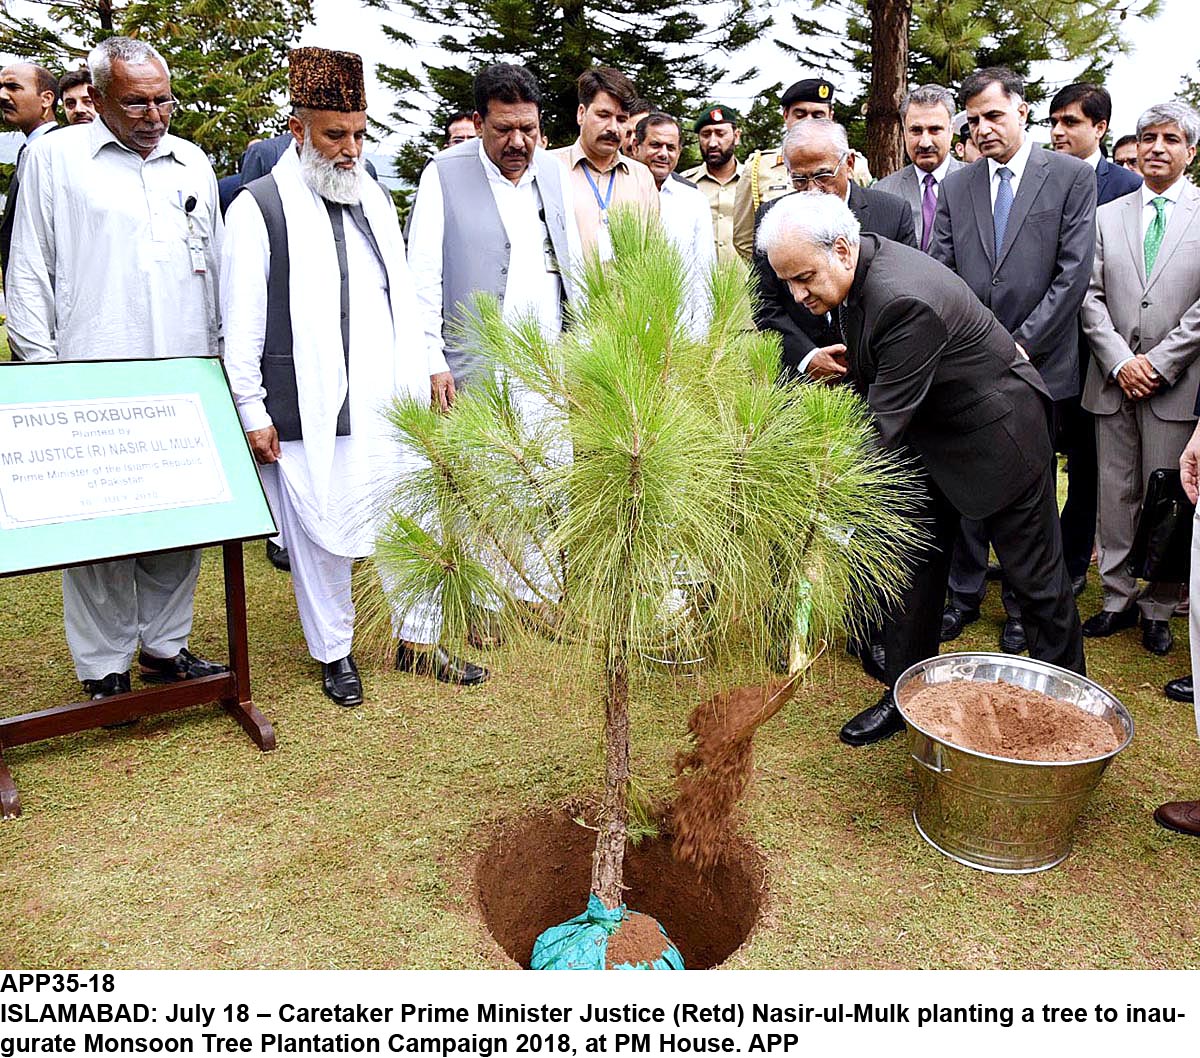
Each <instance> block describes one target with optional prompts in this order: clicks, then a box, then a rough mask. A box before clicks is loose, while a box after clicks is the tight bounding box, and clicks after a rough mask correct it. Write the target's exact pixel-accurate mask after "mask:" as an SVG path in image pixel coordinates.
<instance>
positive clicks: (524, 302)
mask: <svg viewBox="0 0 1200 1058" xmlns="http://www.w3.org/2000/svg"><path fill="white" fill-rule="evenodd" d="M479 161H480V164H481V165H482V166H483V171H484V173H485V174H486V175H487V181H488V187H489V188H490V189H491V192H492V199H493V201H494V202H495V203H496V210H497V212H498V213H499V214H500V222H501V223H502V224H503V225H504V231H505V233H506V234H507V235H508V241H509V243H510V244H511V247H510V249H509V263H508V275H507V278H506V280H505V284H504V290H503V292H502V295H503V301H502V308H503V312H504V319H505V321H506V322H509V323H511V322H513V321H514V320H516V319H518V318H519V317H522V316H528V315H529V313H530V312H531V311H532V312H533V314H534V315H535V316H536V317H537V319H538V322H539V323H540V324H541V326H542V331H543V333H545V334H547V335H556V334H558V333H559V332H560V331H561V330H562V277H561V275H560V274H559V273H558V272H550V271H547V269H546V255H545V239H546V225H545V223H544V222H543V221H542V220H541V218H540V216H539V212H540V210H541V208H542V207H541V201H540V198H539V195H538V191H537V185H536V184H535V183H534V178H535V177H536V175H537V172H538V164H539V162H538V159H537V157H535V158H534V160H533V161H532V162H531V163H530V165H529V168H528V169H526V170H525V172H524V173H523V174H522V175H521V179H520V180H518V181H517V183H515V184H514V183H513V182H512V181H511V180H509V179H508V178H507V177H506V176H505V175H504V174H503V173H501V172H500V170H499V169H498V168H497V167H496V165H495V164H494V163H493V162H492V160H491V159H490V158H489V157H488V156H487V154H486V152H485V151H484V149H483V142H482V141H480V144H479ZM543 164H557V163H555V162H553V160H552V159H547V160H546V161H545V162H544V163H543ZM559 182H560V184H561V186H562V194H563V211H564V214H565V217H566V224H567V245H568V246H569V247H570V248H571V259H572V261H578V260H580V259H581V258H582V255H583V254H582V248H581V246H580V242H579V230H578V228H576V226H575V206H574V201H573V199H572V197H571V182H570V181H569V180H567V179H565V174H564V178H563V179H561V180H560V181H559ZM706 208H707V203H706ZM444 224H445V214H444V212H443V206H442V182H441V179H440V178H439V176H438V167H437V164H436V163H435V162H430V163H429V164H428V165H427V166H426V167H425V170H424V172H422V173H421V181H420V184H419V185H418V187H417V202H416V206H415V207H414V209H413V215H412V226H411V227H410V229H409V232H408V264H409V268H410V269H411V270H412V273H413V279H414V281H415V283H416V289H417V302H418V304H419V305H420V306H421V314H422V318H423V321H424V327H425V334H426V336H427V338H428V344H429V349H430V357H431V364H430V370H431V371H435V370H436V371H446V370H448V368H447V367H446V361H445V356H444V355H443V350H444V347H445V342H444V340H443V338H442V252H443V235H444ZM560 267H563V268H565V267H568V265H567V263H566V262H560ZM435 358H436V359H440V361H441V366H440V367H435V364H434V362H433V361H434V360H435Z"/></svg>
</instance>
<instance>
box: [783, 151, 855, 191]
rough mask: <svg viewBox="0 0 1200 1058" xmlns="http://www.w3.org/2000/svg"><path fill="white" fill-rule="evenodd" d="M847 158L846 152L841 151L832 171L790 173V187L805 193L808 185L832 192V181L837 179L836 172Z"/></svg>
mask: <svg viewBox="0 0 1200 1058" xmlns="http://www.w3.org/2000/svg"><path fill="white" fill-rule="evenodd" d="M848 157H849V152H848V151H843V152H842V153H841V154H839V155H838V160H837V165H836V166H835V167H834V168H833V169H826V170H824V171H823V172H820V173H811V174H805V173H791V174H790V175H791V178H792V187H794V188H795V189H796V190H797V191H807V190H808V188H809V185H810V184H811V185H812V186H813V187H815V188H818V189H819V190H821V191H832V190H833V189H834V188H833V181H834V180H836V179H837V175H838V172H839V171H840V170H841V168H842V163H843V162H844V161H845V160H846V159H847V158H848Z"/></svg>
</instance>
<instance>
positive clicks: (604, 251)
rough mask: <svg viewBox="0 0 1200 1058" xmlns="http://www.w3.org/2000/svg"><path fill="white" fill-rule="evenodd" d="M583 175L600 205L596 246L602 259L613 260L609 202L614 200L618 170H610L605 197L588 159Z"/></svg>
mask: <svg viewBox="0 0 1200 1058" xmlns="http://www.w3.org/2000/svg"><path fill="white" fill-rule="evenodd" d="M583 175H584V176H585V177H587V182H588V187H590V188H591V189H592V194H593V195H595V196H596V205H597V206H599V207H600V228H599V230H598V231H597V232H596V246H597V248H598V249H599V251H600V260H601V261H611V260H612V256H613V248H612V236H611V235H610V234H609V231H608V204H609V203H610V202H611V201H612V193H613V184H615V183H616V182H617V170H616V167H615V166H614V167H613V169H612V170H611V171H610V172H609V174H608V189H607V190H606V191H605V192H604V197H603V198H601V197H600V188H599V187H598V186H597V184H596V181H595V180H593V179H592V173H591V170H590V169H589V168H588V164H587V162H586V161H585V162H584V163H583Z"/></svg>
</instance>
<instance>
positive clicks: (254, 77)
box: [0, 0, 313, 173]
mask: <svg viewBox="0 0 1200 1058" xmlns="http://www.w3.org/2000/svg"><path fill="white" fill-rule="evenodd" d="M25 6H26V7H28V6H29V5H28V4H27V5H25ZM15 11H16V9H15V8H14V7H13V5H12V4H10V3H6V2H4V0H0V39H3V40H4V41H5V48H6V50H8V51H11V52H12V53H14V54H17V55H22V56H27V57H29V58H30V59H32V60H33V61H35V62H39V63H42V64H43V65H45V66H47V67H48V68H49V69H51V70H55V71H65V70H68V69H73V68H75V67H77V66H79V65H81V64H82V61H83V59H84V57H85V56H86V55H87V53H88V51H89V50H90V49H91V48H92V47H93V46H94V45H95V44H96V43H97V42H98V41H100V40H103V39H104V38H105V37H110V36H113V35H114V34H122V35H127V36H131V37H139V38H141V39H144V40H146V41H149V42H150V43H151V44H153V45H154V46H155V47H156V48H158V50H159V51H160V52H162V54H163V56H164V57H165V58H166V60H167V62H168V64H169V65H170V67H171V82H172V90H173V91H174V93H175V95H176V96H177V97H178V98H179V99H180V100H182V102H183V107H182V109H180V110H179V111H178V112H177V113H176V114H175V115H174V116H173V117H172V118H171V131H172V132H175V133H177V134H179V135H181V136H184V137H186V138H187V139H190V140H194V141H195V142H196V143H198V144H199V145H200V146H201V147H202V148H203V149H204V150H205V151H206V152H208V154H209V155H210V156H211V157H212V159H213V164H214V166H215V167H216V169H217V171H218V172H219V173H224V172H232V171H233V169H234V168H235V166H236V164H237V159H238V157H239V156H240V155H241V153H242V151H243V150H244V149H245V147H246V143H247V141H248V140H249V139H251V138H252V137H255V136H264V135H268V136H269V135H272V134H274V133H275V132H277V131H280V130H281V129H282V127H283V118H282V116H281V115H282V110H281V107H282V104H283V102H284V99H285V97H286V91H287V53H288V49H289V48H291V47H292V46H293V44H294V42H295V40H296V38H297V37H298V36H299V34H300V32H301V30H302V29H303V28H304V27H305V26H306V25H307V24H309V23H310V22H312V18H313V12H312V0H129V2H127V3H117V2H114V0H74V2H71V3H66V2H61V0H60V2H37V0H35V12H34V14H32V15H23V16H22V15H19V14H17V13H15Z"/></svg>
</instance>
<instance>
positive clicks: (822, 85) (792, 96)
mask: <svg viewBox="0 0 1200 1058" xmlns="http://www.w3.org/2000/svg"><path fill="white" fill-rule="evenodd" d="M793 103H828V104H829V105H830V106H832V105H833V85H832V84H830V83H829V82H828V81H826V80H825V78H824V77H809V78H806V79H805V80H803V81H797V82H796V83H795V84H794V85H792V86H791V88H789V89H788V90H787V91H786V92H784V93H783V99H782V100H780V105H781V106H782V107H783V108H784V110H786V109H787V108H788V107H790V106H791V105H792V104H793Z"/></svg>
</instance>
